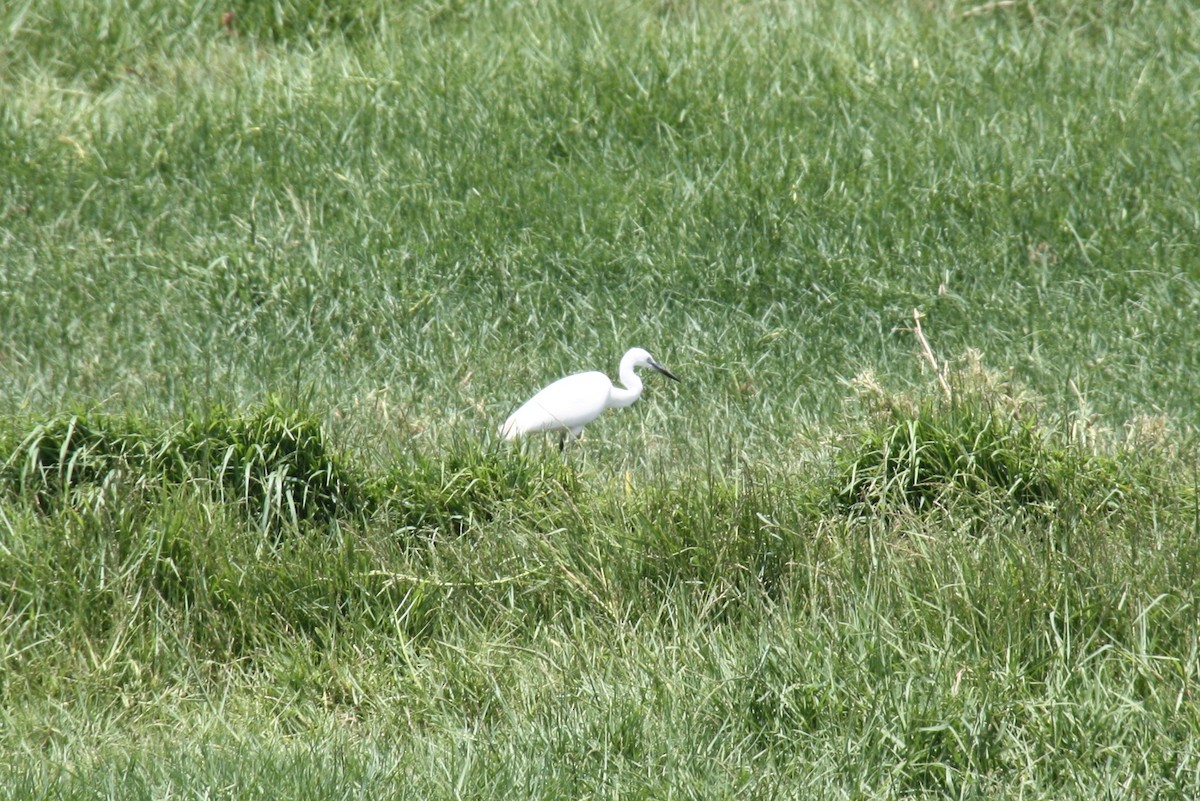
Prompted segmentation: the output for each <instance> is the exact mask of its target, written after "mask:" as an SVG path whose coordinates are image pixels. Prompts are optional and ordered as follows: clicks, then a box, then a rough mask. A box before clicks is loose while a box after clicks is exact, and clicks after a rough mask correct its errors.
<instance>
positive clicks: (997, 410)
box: [834, 354, 1121, 512]
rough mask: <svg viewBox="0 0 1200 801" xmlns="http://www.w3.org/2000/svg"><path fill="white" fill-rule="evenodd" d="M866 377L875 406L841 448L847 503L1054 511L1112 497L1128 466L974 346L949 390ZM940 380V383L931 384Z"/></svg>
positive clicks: (843, 503)
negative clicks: (901, 389)
mask: <svg viewBox="0 0 1200 801" xmlns="http://www.w3.org/2000/svg"><path fill="white" fill-rule="evenodd" d="M858 386H859V388H860V389H861V390H863V391H864V394H865V395H866V396H867V397H868V399H869V402H870V403H871V404H872V405H873V406H874V409H873V412H872V413H871V414H870V415H869V419H868V422H867V424H866V425H865V426H864V427H863V428H862V430H861V431H860V432H859V433H858V434H856V435H851V437H850V442H849V443H848V444H846V445H844V446H843V450H842V453H841V456H840V457H839V465H838V474H839V480H838V484H837V488H836V490H835V493H834V495H835V499H836V501H837V504H838V505H839V506H840V507H841V508H843V509H848V508H852V507H862V508H870V509H875V510H886V509H897V508H900V509H907V510H910V511H917V512H922V511H927V510H931V509H934V508H938V507H943V508H944V507H946V506H949V505H954V504H958V503H967V504H975V505H981V506H987V505H998V506H1000V507H1026V508H1037V509H1042V510H1047V511H1049V510H1053V509H1056V508H1057V507H1058V505H1059V504H1060V503H1061V502H1063V501H1065V500H1067V499H1079V498H1081V497H1093V496H1096V495H1097V493H1100V494H1101V496H1102V497H1103V496H1107V497H1109V498H1110V499H1111V498H1112V497H1113V495H1114V492H1115V491H1116V490H1117V489H1118V488H1119V487H1120V486H1121V477H1120V476H1119V475H1118V473H1119V470H1118V465H1117V463H1116V462H1114V461H1113V460H1111V459H1108V458H1106V457H1105V456H1104V455H1103V454H1101V453H1099V452H1097V451H1095V450H1089V449H1087V448H1085V447H1082V446H1081V445H1080V443H1078V442H1074V441H1072V440H1071V438H1070V436H1069V433H1070V425H1069V421H1067V422H1066V424H1063V423H1061V422H1059V423H1056V422H1055V421H1053V420H1052V419H1049V416H1048V415H1047V414H1046V413H1045V410H1044V409H1043V408H1042V407H1041V406H1040V405H1039V404H1038V403H1037V402H1035V401H1034V400H1033V399H1032V398H1031V397H1030V396H1029V395H1028V394H1027V393H1024V392H1023V391H1021V390H1020V388H1018V387H1016V386H1014V385H1012V384H1011V383H1009V382H1006V381H1001V380H998V379H997V378H996V377H995V376H994V375H991V374H989V373H987V372H986V371H985V370H984V369H983V368H982V367H981V365H980V363H979V360H978V356H977V355H975V354H972V355H971V356H969V357H968V359H967V365H966V366H965V367H961V368H960V369H958V370H956V371H955V372H954V373H953V374H950V375H946V376H943V380H942V386H943V388H944V390H945V392H944V393H940V392H937V391H936V390H933V391H931V392H928V393H925V394H923V395H918V396H915V397H913V396H906V395H895V394H888V393H887V392H886V391H885V390H884V389H883V388H882V387H880V386H879V385H878V384H877V383H876V382H875V381H874V379H873V378H871V377H862V378H860V380H859V381H858ZM931 389H933V388H931Z"/></svg>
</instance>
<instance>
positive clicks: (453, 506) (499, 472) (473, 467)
mask: <svg viewBox="0 0 1200 801" xmlns="http://www.w3.org/2000/svg"><path fill="white" fill-rule="evenodd" d="M581 487H582V485H581V482H580V480H579V475H578V473H577V472H576V469H575V467H574V466H573V465H572V464H571V463H570V462H569V461H567V460H564V459H561V458H557V454H555V455H553V456H538V455H532V454H530V453H529V452H526V451H521V450H517V449H510V448H503V447H502V448H496V447H493V446H489V445H487V444H483V443H479V442H460V443H457V444H455V445H452V446H451V447H450V449H449V450H448V451H446V452H445V453H440V454H436V455H435V454H431V453H425V452H419V453H416V454H414V455H413V457H412V458H411V459H410V460H409V461H408V463H407V464H402V465H399V466H397V467H395V468H393V469H392V470H390V471H389V472H388V473H387V474H385V475H384V476H382V477H381V478H379V479H378V480H377V481H376V482H374V487H373V490H372V492H373V495H374V496H375V497H377V498H379V499H380V503H381V505H382V506H381V512H382V514H383V515H384V518H385V519H386V520H387V521H388V523H389V525H391V526H393V527H394V528H395V529H397V530H399V531H402V532H404V533H406V534H418V535H433V536H437V535H459V534H462V533H463V532H465V531H468V530H470V529H473V528H478V527H479V526H481V525H484V524H487V523H490V522H492V521H495V520H496V519H497V518H499V517H500V516H501V515H504V514H511V515H514V516H516V517H517V518H520V519H521V520H522V521H524V524H525V525H533V526H534V527H535V528H538V527H540V528H555V527H557V521H559V520H561V518H562V517H563V515H565V514H567V513H568V512H569V505H570V504H571V503H574V502H575V501H572V500H571V499H573V498H574V499H578V498H579V491H580V489H581Z"/></svg>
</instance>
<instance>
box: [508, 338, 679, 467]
mask: <svg viewBox="0 0 1200 801" xmlns="http://www.w3.org/2000/svg"><path fill="white" fill-rule="evenodd" d="M635 367H649V368H651V369H653V370H657V371H658V372H660V373H662V374H663V375H665V376H666V377H667V378H670V379H671V380H673V381H678V380H679V379H678V378H676V377H675V376H674V375H673V374H672V373H671V371H670V370H668V369H667V368H665V367H663V366H662V365H661V364H659V363H658V362H656V361H655V360H654V357H653V356H651V355H650V354H649V353H647V352H646V351H645V350H643V349H642V348H630V349H629V350H628V351H626V353H625V355H624V356H623V357H622V358H621V368H620V371H619V373H618V375H619V376H620V379H621V383H622V384H624V385H625V386H624V387H618V386H615V385H614V384H613V382H612V381H610V380H609V378H608V376H606V375H605V374H604V373H601V372H599V371H596V370H593V371H591V372H587V373H575V374H574V375H569V376H567V377H566V378H560V379H558V380H557V381H555V382H554V383H553V384H550V385H549V386H547V387H546V388H545V389H543V390H542V391H541V392H539V393H538V394H536V395H534V396H533V397H532V398H530V399H529V400H528V401H526V402H525V405H523V406H522V407H521V408H520V409H517V410H516V411H515V412H513V413H512V415H510V416H509V418H508V419H507V420H505V421H504V425H502V426H500V436H502V437H504V438H505V439H516V438H517V437H519V436H523V435H525V434H537V433H540V432H543V431H559V432H561V436H560V438H559V440H558V447H559V449H560V450H561V449H562V447H563V443H564V442H566V439H567V434H568V433H570V434H571V436H573V437H576V438H578V437H579V434H580V433H581V432H582V431H583V427H584V426H585V425H587V424H588V423H590V422H592V421H593V420H595V419H596V418H597V417H599V416H600V413H601V412H603V411H604V410H605V409H620V408H623V407H625V406H628V405H629V404H631V403H633V402H634V401H635V400H637V399H638V398H639V397H641V394H642V379H641V378H639V377H638V375H637V373H635V372H634V371H633V368H635Z"/></svg>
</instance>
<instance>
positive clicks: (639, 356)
mask: <svg viewBox="0 0 1200 801" xmlns="http://www.w3.org/2000/svg"><path fill="white" fill-rule="evenodd" d="M622 361H625V362H628V363H629V364H631V365H633V366H634V367H649V368H650V369H652V370H657V371H658V372H660V373H662V374H663V375H665V376H666V377H667V378H669V379H671V380H672V381H678V380H679V379H678V378H676V377H675V374H674V373H672V372H671V371H670V370H668V369H667V368H665V367H663V366H662V365H661V364H659V363H658V362H657V361H655V360H654V357H653V356H651V355H650V351H648V350H646V349H645V348H630V349H629V351H628V352H627V353H626V354H625V358H624V359H623V360H622Z"/></svg>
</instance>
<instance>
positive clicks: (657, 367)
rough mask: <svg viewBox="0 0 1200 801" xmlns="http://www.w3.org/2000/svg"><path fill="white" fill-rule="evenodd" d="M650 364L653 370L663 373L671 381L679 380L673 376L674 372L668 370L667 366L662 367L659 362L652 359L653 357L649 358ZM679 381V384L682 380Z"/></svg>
mask: <svg viewBox="0 0 1200 801" xmlns="http://www.w3.org/2000/svg"><path fill="white" fill-rule="evenodd" d="M650 366H651V367H653V368H654V369H655V370H657V371H658V372H660V373H662V374H663V375H665V376H666V377H667V378H669V379H671V380H672V381H679V379H678V378H676V377H675V374H674V373H672V372H671V371H670V370H668V369H667V368H665V367H663V366H662V365H661V364H659V363H658V362H656V361H654V360H653V359H651V360H650ZM679 383H681V384H682V383H683V382H682V381H679Z"/></svg>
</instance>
